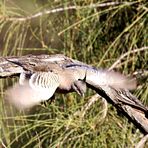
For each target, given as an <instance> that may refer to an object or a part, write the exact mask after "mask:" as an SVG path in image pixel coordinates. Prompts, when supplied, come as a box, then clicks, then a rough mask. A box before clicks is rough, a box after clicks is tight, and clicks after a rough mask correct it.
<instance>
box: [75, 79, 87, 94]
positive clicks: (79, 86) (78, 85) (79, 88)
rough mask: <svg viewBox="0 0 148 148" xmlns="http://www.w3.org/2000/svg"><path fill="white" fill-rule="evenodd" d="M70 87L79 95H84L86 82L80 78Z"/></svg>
mask: <svg viewBox="0 0 148 148" xmlns="http://www.w3.org/2000/svg"><path fill="white" fill-rule="evenodd" d="M72 89H73V90H74V91H75V92H77V93H78V94H79V95H81V96H84V93H85V92H86V83H85V82H83V81H81V80H78V81H75V82H74V83H73V84H72Z"/></svg>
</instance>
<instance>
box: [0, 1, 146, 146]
mask: <svg viewBox="0 0 148 148" xmlns="http://www.w3.org/2000/svg"><path fill="white" fill-rule="evenodd" d="M99 2H102V3H104V2H105V1H101V0H100V1H99ZM99 2H97V1H84V0H73V1H70V0H65V1H62V2H61V1H52V2H50V1H48V0H45V1H43V2H41V1H30V0H27V1H18V0H12V1H2V2H0V55H1V56H13V55H19V56H20V55H25V54H30V53H31V54H41V53H44V54H57V53H62V54H65V55H67V56H69V57H72V58H74V59H77V60H80V61H83V62H85V63H88V64H91V65H93V66H96V67H102V68H109V67H111V65H112V64H113V63H114V62H116V61H117V60H118V59H119V57H120V56H121V55H123V54H124V53H126V52H129V51H132V50H134V49H140V48H142V47H146V46H148V27H147V24H148V2H147V1H146V0H140V1H135V0H134V1H133V0H131V1H129V2H128V3H126V4H121V5H114V6H111V7H107V6H106V7H101V8H92V9H91V8H87V9H78V10H69V11H63V12H59V13H58V12H57V13H52V14H47V15H43V16H41V17H37V18H34V19H31V20H26V21H19V20H17V18H19V17H27V16H30V15H31V14H35V13H37V12H41V11H43V10H49V9H55V8H58V7H61V6H65V7H66V6H72V5H77V6H82V7H84V6H86V5H88V6H89V5H90V4H91V3H93V4H95V5H96V4H98V3H99ZM10 18H13V20H10ZM147 65H148V48H147V49H145V50H143V51H139V52H135V53H132V54H129V55H128V56H126V57H125V58H123V59H122V60H121V62H120V63H119V64H118V65H117V66H116V67H115V69H116V70H117V71H120V72H122V73H124V74H129V75H132V74H133V73H134V72H137V71H139V70H143V71H145V70H147V69H148V66H147ZM145 77H146V78H145V79H143V78H141V77H140V78H139V85H138V87H137V89H136V90H135V91H134V92H133V93H134V94H135V95H136V96H137V97H138V98H139V99H140V100H141V101H142V102H143V103H144V104H145V105H148V99H147V98H148V87H147V86H148V82H147V76H145ZM14 81H15V80H14V79H13V80H11V79H9V80H8V79H5V80H0V90H1V91H0V93H1V95H0V102H1V106H0V112H1V114H0V119H1V120H0V121H1V139H0V140H1V141H2V143H3V144H4V145H6V146H7V147H12V148H13V147H14V148H15V147H69V148H71V147H90V148H92V147H96V148H97V147H98V146H99V147H103V148H104V147H113V148H114V147H134V146H135V145H136V144H137V143H138V142H139V140H140V139H141V137H142V135H141V133H140V131H139V130H137V129H136V128H135V126H134V125H133V124H132V123H129V122H128V121H127V119H126V118H125V117H124V116H123V115H121V114H118V113H117V111H116V109H115V108H114V107H112V105H108V112H107V116H106V117H105V119H103V118H102V105H101V101H97V102H96V103H95V104H94V105H92V106H91V108H90V109H89V110H88V111H87V112H86V114H85V116H84V118H82V117H81V116H75V113H76V112H77V111H79V110H80V109H81V108H82V107H83V106H84V105H85V104H86V103H87V102H88V100H89V98H90V97H91V96H92V95H93V94H94V92H93V91H91V90H88V91H87V93H86V95H85V97H84V98H81V97H80V96H78V95H76V94H75V93H71V94H68V95H58V94H57V95H56V100H55V102H53V103H52V104H49V103H48V102H47V103H45V104H41V105H39V106H38V107H36V108H34V109H32V110H31V111H30V112H27V113H26V112H25V113H22V112H18V111H16V110H15V109H13V108H12V107H10V106H8V105H7V104H6V103H5V102H4V100H3V97H4V93H5V89H6V88H7V87H8V86H10V85H12V83H14ZM147 145H148V144H147ZM147 145H146V146H145V147H147Z"/></svg>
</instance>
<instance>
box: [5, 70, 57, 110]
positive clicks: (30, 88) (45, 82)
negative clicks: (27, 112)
mask: <svg viewBox="0 0 148 148" xmlns="http://www.w3.org/2000/svg"><path fill="white" fill-rule="evenodd" d="M21 77H22V76H21ZM21 77H20V78H21ZM23 77H25V76H24V75H23ZM58 86H59V77H58V75H57V74H55V73H52V72H40V73H34V74H32V75H31V77H30V79H27V78H24V79H22V80H21V83H16V84H15V85H14V86H13V87H10V88H9V89H8V90H7V94H6V97H5V98H6V100H8V101H9V102H10V103H11V104H13V105H14V106H15V107H16V108H18V109H27V108H31V107H33V106H34V105H37V104H39V103H40V102H41V101H45V100H48V99H50V98H51V97H52V96H53V94H54V93H55V91H56V89H57V88H58Z"/></svg>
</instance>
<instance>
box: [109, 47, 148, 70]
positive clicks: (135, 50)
mask: <svg viewBox="0 0 148 148" xmlns="http://www.w3.org/2000/svg"><path fill="white" fill-rule="evenodd" d="M147 49H148V47H147V46H146V47H142V48H138V49H134V50H131V51H128V52H126V53H125V54H123V55H121V56H120V57H119V59H118V60H117V61H116V62H114V64H113V65H112V66H111V67H110V68H109V70H112V69H113V68H115V67H116V66H117V65H118V64H119V63H120V62H121V60H122V59H124V58H125V57H126V56H128V55H129V54H133V53H136V52H140V51H143V50H147Z"/></svg>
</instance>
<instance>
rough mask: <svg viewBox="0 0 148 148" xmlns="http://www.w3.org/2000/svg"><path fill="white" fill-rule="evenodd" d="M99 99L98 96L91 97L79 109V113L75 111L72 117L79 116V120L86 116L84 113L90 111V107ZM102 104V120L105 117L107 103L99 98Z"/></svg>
mask: <svg viewBox="0 0 148 148" xmlns="http://www.w3.org/2000/svg"><path fill="white" fill-rule="evenodd" d="M99 99H100V96H99V95H98V94H95V95H93V96H92V97H91V98H90V99H89V101H88V102H87V103H86V104H85V105H84V106H83V107H82V108H81V111H77V112H75V113H74V116H77V115H80V116H81V118H83V117H84V116H85V114H86V112H87V111H88V110H89V109H90V107H91V106H92V105H93V104H94V103H95V102H96V101H98V100H99ZM101 100H102V104H103V110H102V111H103V113H102V118H103V119H104V118H105V117H106V115H107V110H108V107H107V101H106V100H105V99H104V98H102V97H101Z"/></svg>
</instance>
